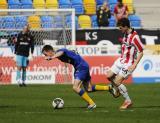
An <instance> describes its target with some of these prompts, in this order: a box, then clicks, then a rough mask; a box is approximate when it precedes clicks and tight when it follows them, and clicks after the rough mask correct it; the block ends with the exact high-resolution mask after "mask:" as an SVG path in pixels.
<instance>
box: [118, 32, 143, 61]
mask: <svg viewBox="0 0 160 123" xmlns="http://www.w3.org/2000/svg"><path fill="white" fill-rule="evenodd" d="M121 43H122V46H121V50H122V54H121V58H120V61H121V62H122V63H129V64H133V63H134V60H135V59H136V56H137V52H142V51H143V44H142V42H141V40H140V38H139V36H138V34H137V32H136V31H134V29H133V30H132V32H131V33H130V34H128V35H126V34H125V35H124V37H123V40H122V41H121Z"/></svg>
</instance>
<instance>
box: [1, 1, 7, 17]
mask: <svg viewBox="0 0 160 123" xmlns="http://www.w3.org/2000/svg"><path fill="white" fill-rule="evenodd" d="M0 9H8V4H7V1H6V0H0ZM0 15H7V12H0Z"/></svg>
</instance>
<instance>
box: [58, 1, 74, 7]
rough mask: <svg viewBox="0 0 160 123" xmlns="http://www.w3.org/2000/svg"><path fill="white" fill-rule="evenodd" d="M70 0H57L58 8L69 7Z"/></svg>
mask: <svg viewBox="0 0 160 123" xmlns="http://www.w3.org/2000/svg"><path fill="white" fill-rule="evenodd" d="M71 7H72V5H71V2H70V0H59V8H71Z"/></svg>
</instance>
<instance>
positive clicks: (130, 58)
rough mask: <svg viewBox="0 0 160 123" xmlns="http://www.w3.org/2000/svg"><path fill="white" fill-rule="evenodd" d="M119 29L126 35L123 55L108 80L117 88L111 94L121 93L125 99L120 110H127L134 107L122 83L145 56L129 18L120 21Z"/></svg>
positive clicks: (114, 65)
mask: <svg viewBox="0 0 160 123" xmlns="http://www.w3.org/2000/svg"><path fill="white" fill-rule="evenodd" d="M118 27H119V29H120V30H121V32H122V33H123V34H124V37H123V39H122V41H121V46H122V53H121V56H120V57H119V58H118V59H117V60H116V61H115V62H114V64H113V66H112V67H111V69H110V71H109V72H108V73H107V78H108V80H110V81H111V83H112V85H113V86H115V89H116V88H117V92H116V91H115V92H114V93H112V92H111V93H112V94H113V95H114V96H115V97H116V96H118V92H119V93H120V94H121V95H122V96H123V97H124V99H125V100H124V103H123V104H122V105H121V106H120V109H127V108H129V107H130V106H131V105H132V101H131V99H130V97H129V94H128V92H127V88H126V86H125V85H124V84H122V82H123V81H124V80H125V79H126V78H127V77H128V76H129V75H131V73H132V72H133V71H134V70H135V68H136V66H137V64H138V63H139V61H140V60H141V58H142V56H143V44H142V42H141V40H140V38H139V36H138V34H137V32H136V31H135V30H134V29H133V28H131V27H130V21H129V20H128V19H127V18H122V19H120V20H119V21H118Z"/></svg>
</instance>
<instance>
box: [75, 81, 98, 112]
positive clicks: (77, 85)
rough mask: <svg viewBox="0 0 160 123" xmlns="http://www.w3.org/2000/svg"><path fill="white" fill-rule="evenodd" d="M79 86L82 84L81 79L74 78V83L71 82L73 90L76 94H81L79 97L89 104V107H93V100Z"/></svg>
mask: <svg viewBox="0 0 160 123" xmlns="http://www.w3.org/2000/svg"><path fill="white" fill-rule="evenodd" d="M81 86H82V81H81V80H79V79H75V80H74V84H73V90H74V91H75V92H76V93H77V94H79V95H80V96H81V98H82V99H84V100H85V101H86V102H87V104H89V106H88V108H89V109H93V108H95V107H96V105H95V103H94V101H93V100H92V99H91V98H90V97H89V95H88V93H87V92H86V91H85V90H83V89H82V88H81Z"/></svg>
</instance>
